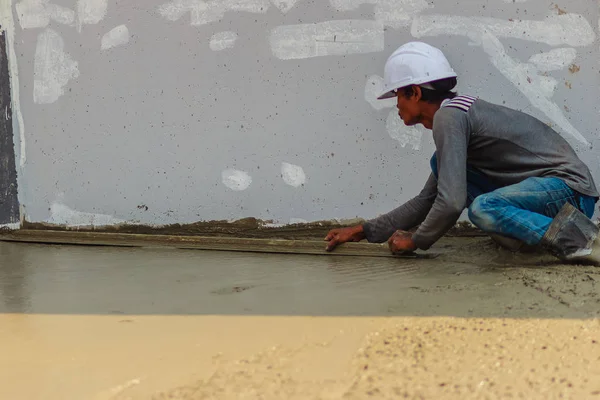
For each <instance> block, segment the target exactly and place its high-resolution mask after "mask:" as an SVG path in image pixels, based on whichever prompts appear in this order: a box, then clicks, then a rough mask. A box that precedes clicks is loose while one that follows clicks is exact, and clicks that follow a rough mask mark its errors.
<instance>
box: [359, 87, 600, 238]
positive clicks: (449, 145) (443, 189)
mask: <svg viewBox="0 0 600 400" xmlns="http://www.w3.org/2000/svg"><path fill="white" fill-rule="evenodd" d="M433 139H434V142H435V147H436V151H437V160H438V178H437V179H436V177H435V176H434V175H433V174H431V175H430V176H429V179H428V180H427V182H426V183H425V187H424V188H423V189H422V190H421V192H420V193H419V194H418V195H417V196H416V197H414V198H413V199H411V200H409V201H408V202H407V203H405V204H403V205H401V206H400V207H398V208H396V209H395V210H393V211H391V212H389V213H387V214H384V215H381V216H380V217H378V218H375V219H372V220H370V221H367V222H366V223H365V224H364V225H363V229H364V232H365V235H366V239H367V240H368V241H369V242H376V243H382V242H385V241H387V240H388V239H389V237H390V236H391V235H392V234H393V233H394V232H395V231H396V230H398V229H400V230H409V229H412V228H414V227H416V226H418V225H419V224H420V226H419V227H418V229H417V230H416V232H415V233H414V234H413V240H414V242H415V244H416V245H417V247H418V248H420V249H423V250H427V249H429V248H430V247H431V246H432V245H433V244H434V243H435V242H436V241H437V240H439V239H440V238H441V237H442V236H443V235H444V234H445V233H446V232H448V230H449V229H450V228H452V227H453V226H454V225H455V224H456V222H457V220H458V219H459V217H460V215H461V213H462V211H463V210H464V209H465V207H466V204H467V163H468V164H469V165H471V166H473V167H475V168H476V169H478V170H479V171H480V172H482V173H483V174H485V175H486V176H487V177H488V178H489V179H490V180H491V181H492V182H493V183H494V184H495V185H497V186H498V187H504V186H508V185H512V184H516V183H519V182H521V181H523V180H525V179H527V178H530V177H556V178H560V179H562V180H563V181H564V182H565V183H566V184H567V185H568V186H569V187H570V188H572V189H573V190H575V191H577V192H580V193H582V194H585V195H588V196H592V197H598V196H599V195H598V191H597V189H596V186H595V184H594V180H593V178H592V175H591V173H590V170H589V169H588V167H587V166H586V165H585V164H584V163H583V162H582V161H581V160H580V159H579V157H578V156H577V154H576V153H575V151H574V150H573V148H572V147H571V146H570V145H569V144H568V143H567V141H566V140H564V139H563V138H562V137H561V136H560V135H559V134H558V133H557V132H555V131H554V130H553V129H551V128H550V127H549V126H547V125H546V124H544V123H543V122H541V121H539V120H538V119H536V118H534V117H532V116H530V115H528V114H525V113H523V112H520V111H516V110H512V109H510V108H507V107H503V106H500V105H495V104H491V103H488V102H486V101H483V100H479V99H475V98H471V97H468V96H459V97H457V98H455V99H453V100H451V101H445V102H444V103H443V104H442V107H441V108H440V109H439V110H438V111H437V112H436V114H435V116H434V120H433Z"/></svg>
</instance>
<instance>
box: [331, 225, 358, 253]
mask: <svg viewBox="0 0 600 400" xmlns="http://www.w3.org/2000/svg"><path fill="white" fill-rule="evenodd" d="M363 239H365V233H364V231H363V227H362V225H358V226H353V227H350V228H341V229H333V230H331V231H329V233H328V234H327V236H326V237H325V241H327V242H329V243H328V244H327V248H326V250H327V251H333V249H335V248H336V247H337V246H338V245H340V244H342V243H346V242H360V241H361V240H363Z"/></svg>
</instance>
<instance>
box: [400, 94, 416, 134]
mask: <svg viewBox="0 0 600 400" xmlns="http://www.w3.org/2000/svg"><path fill="white" fill-rule="evenodd" d="M397 99H398V103H397V107H398V115H399V116H400V118H401V119H402V121H404V124H405V125H408V126H412V125H416V124H418V123H420V122H421V107H420V106H419V96H418V95H417V94H416V93H413V95H412V96H410V97H407V96H406V94H405V93H404V91H403V90H402V89H400V90H398V93H397Z"/></svg>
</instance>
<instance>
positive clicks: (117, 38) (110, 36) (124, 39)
mask: <svg viewBox="0 0 600 400" xmlns="http://www.w3.org/2000/svg"><path fill="white" fill-rule="evenodd" d="M127 43H129V29H127V26H125V25H119V26H117V27H115V28H113V29H111V30H110V31H109V32H107V33H105V34H104V36H102V41H101V44H100V48H101V49H102V50H108V49H111V48H113V47H117V46H122V45H124V44H127Z"/></svg>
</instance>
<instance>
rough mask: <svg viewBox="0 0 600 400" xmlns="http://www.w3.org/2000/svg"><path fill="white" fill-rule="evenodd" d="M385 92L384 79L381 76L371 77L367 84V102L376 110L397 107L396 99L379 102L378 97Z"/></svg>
mask: <svg viewBox="0 0 600 400" xmlns="http://www.w3.org/2000/svg"><path fill="white" fill-rule="evenodd" d="M382 91H383V78H382V77H381V76H379V75H371V76H370V77H369V78H367V83H365V100H366V101H367V102H368V103H369V104H370V105H371V107H373V108H374V109H376V110H383V109H384V108H391V107H395V106H396V99H395V98H392V99H385V100H378V99H377V97H378V96H379V95H380V94H381V92H382Z"/></svg>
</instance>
